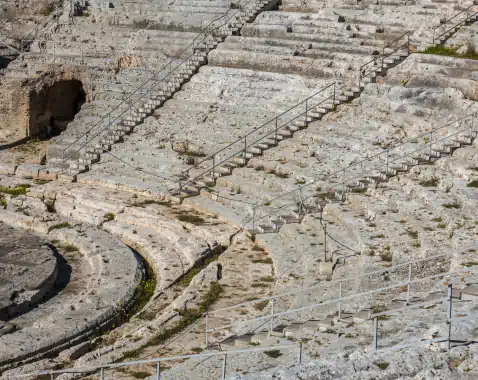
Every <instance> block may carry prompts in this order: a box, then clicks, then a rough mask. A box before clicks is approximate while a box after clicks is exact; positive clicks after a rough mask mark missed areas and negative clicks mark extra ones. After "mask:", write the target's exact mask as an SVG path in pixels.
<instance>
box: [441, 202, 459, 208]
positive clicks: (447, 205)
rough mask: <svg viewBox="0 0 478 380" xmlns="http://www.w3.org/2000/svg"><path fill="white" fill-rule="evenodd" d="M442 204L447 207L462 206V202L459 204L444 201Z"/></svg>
mask: <svg viewBox="0 0 478 380" xmlns="http://www.w3.org/2000/svg"><path fill="white" fill-rule="evenodd" d="M442 206H443V207H445V208H461V204H459V203H458V202H453V203H444V204H443V205H442Z"/></svg>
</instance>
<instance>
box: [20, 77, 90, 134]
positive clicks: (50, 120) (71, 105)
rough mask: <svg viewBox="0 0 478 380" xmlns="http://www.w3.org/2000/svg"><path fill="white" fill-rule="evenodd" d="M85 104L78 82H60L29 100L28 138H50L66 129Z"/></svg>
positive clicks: (84, 96)
mask: <svg viewBox="0 0 478 380" xmlns="http://www.w3.org/2000/svg"><path fill="white" fill-rule="evenodd" d="M85 102H86V93H85V90H84V89H83V84H82V83H81V82H80V81H79V80H60V81H57V82H55V83H54V84H53V85H52V86H50V87H47V88H44V89H42V90H41V91H39V92H37V93H35V94H34V95H33V96H31V98H30V111H31V113H30V127H29V129H30V130H29V135H30V136H40V137H43V138H50V137H52V136H57V135H59V134H60V133H61V132H62V131H64V130H65V129H66V128H67V125H68V123H70V122H71V121H72V120H73V119H74V117H75V115H76V114H77V113H78V112H79V111H80V110H81V107H82V105H83V104H84V103H85Z"/></svg>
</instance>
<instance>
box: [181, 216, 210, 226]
mask: <svg viewBox="0 0 478 380" xmlns="http://www.w3.org/2000/svg"><path fill="white" fill-rule="evenodd" d="M176 217H177V218H178V220H179V221H180V222H186V223H191V224H195V225H197V226H199V225H202V224H204V219H203V218H201V217H200V216H198V215H192V214H177V216H176Z"/></svg>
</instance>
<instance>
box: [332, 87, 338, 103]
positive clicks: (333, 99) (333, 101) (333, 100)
mask: <svg viewBox="0 0 478 380" xmlns="http://www.w3.org/2000/svg"><path fill="white" fill-rule="evenodd" d="M336 83H337V82H334V95H333V98H332V109H334V108H335V84H336Z"/></svg>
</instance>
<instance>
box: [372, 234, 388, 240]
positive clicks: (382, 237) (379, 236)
mask: <svg viewBox="0 0 478 380" xmlns="http://www.w3.org/2000/svg"><path fill="white" fill-rule="evenodd" d="M384 238H385V235H384V234H378V235H375V236H372V239H384Z"/></svg>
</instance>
